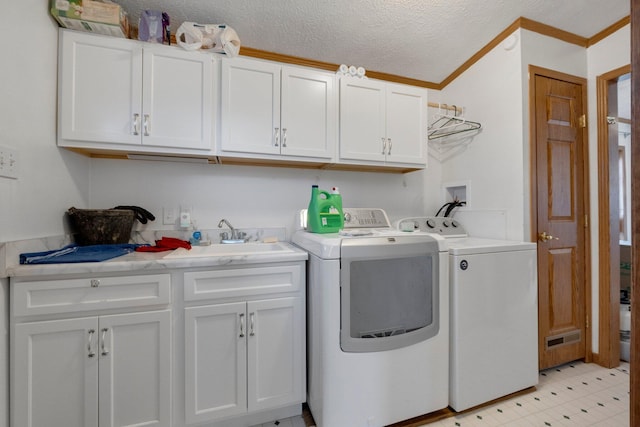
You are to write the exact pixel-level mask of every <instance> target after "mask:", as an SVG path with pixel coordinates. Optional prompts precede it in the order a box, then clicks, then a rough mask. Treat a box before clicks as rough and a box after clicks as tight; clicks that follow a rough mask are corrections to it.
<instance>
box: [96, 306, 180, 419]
mask: <svg viewBox="0 0 640 427" xmlns="http://www.w3.org/2000/svg"><path fill="white" fill-rule="evenodd" d="M98 332H99V344H98V354H99V355H100V366H99V383H100V405H99V410H100V427H116V426H117V427H121V426H140V425H145V426H157V427H160V426H169V425H170V423H171V421H170V407H171V394H170V393H171V363H170V361H171V353H170V351H171V350H170V344H171V343H170V341H171V315H170V312H169V310H164V311H156V312H147V313H133V314H119V315H113V316H102V317H100V319H99V331H98Z"/></svg>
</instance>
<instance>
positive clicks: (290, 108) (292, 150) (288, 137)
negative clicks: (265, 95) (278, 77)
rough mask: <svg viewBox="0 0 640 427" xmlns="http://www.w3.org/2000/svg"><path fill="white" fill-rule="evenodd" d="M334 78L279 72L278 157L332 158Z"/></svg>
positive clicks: (313, 73) (301, 71) (303, 71)
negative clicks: (280, 78)
mask: <svg viewBox="0 0 640 427" xmlns="http://www.w3.org/2000/svg"><path fill="white" fill-rule="evenodd" d="M335 82H336V77H335V74H328V73H322V72H318V71H313V70H306V69H303V68H295V67H283V68H282V94H281V106H280V110H281V114H282V117H281V128H282V129H281V145H282V149H281V153H282V154H283V155H288V156H305V157H313V158H316V159H318V158H321V159H325V160H327V161H329V160H331V159H332V158H333V157H334V151H335V142H336V137H337V134H336V129H337V128H336V126H337V120H338V117H337V104H336V102H337V97H336V92H337V91H336V87H335Z"/></svg>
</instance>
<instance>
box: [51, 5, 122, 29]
mask: <svg viewBox="0 0 640 427" xmlns="http://www.w3.org/2000/svg"><path fill="white" fill-rule="evenodd" d="M51 15H52V16H53V17H54V18H55V20H56V21H58V23H59V24H60V25H62V26H63V27H64V28H70V29H72V30H78V31H88V32H91V33H95V34H104V35H107V36H113V37H122V38H127V37H128V36H129V20H128V18H127V14H126V13H125V11H124V10H123V9H122V7H120V5H117V4H115V3H107V2H102V1H93V0H51Z"/></svg>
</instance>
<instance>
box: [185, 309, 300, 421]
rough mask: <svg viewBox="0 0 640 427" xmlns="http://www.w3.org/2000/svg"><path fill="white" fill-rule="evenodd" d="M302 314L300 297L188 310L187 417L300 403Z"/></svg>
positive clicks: (227, 414) (207, 418)
mask: <svg viewBox="0 0 640 427" xmlns="http://www.w3.org/2000/svg"><path fill="white" fill-rule="evenodd" d="M301 316H302V302H301V300H300V298H298V297H289V298H276V299H269V300H260V301H250V302H235V303H228V304H215V305H207V306H202V307H190V308H187V309H185V329H186V337H185V338H186V339H185V341H186V342H185V358H186V378H185V383H186V394H185V400H186V418H187V422H188V423H196V422H201V421H211V420H216V419H221V418H226V417H230V416H233V415H240V414H245V413H247V412H252V411H259V410H264V409H269V408H273V407H278V406H284V405H287V404H294V403H301V402H302V401H303V400H304V397H303V396H304V390H303V384H304V379H303V378H301V375H302V373H303V369H302V358H303V354H304V345H305V344H304V341H303V336H304V335H303V327H304V324H303V323H300V321H299V319H300V318H301Z"/></svg>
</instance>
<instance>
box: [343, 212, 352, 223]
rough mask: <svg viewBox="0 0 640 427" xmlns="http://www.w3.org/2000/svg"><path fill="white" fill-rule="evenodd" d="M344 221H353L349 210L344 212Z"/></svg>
mask: <svg viewBox="0 0 640 427" xmlns="http://www.w3.org/2000/svg"><path fill="white" fill-rule="evenodd" d="M344 222H351V214H350V213H349V212H345V213H344Z"/></svg>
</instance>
